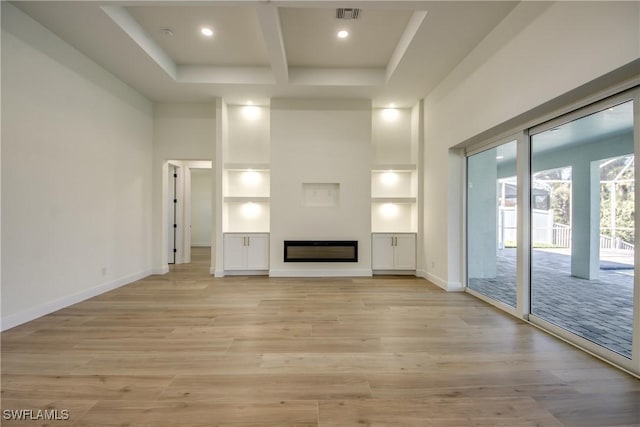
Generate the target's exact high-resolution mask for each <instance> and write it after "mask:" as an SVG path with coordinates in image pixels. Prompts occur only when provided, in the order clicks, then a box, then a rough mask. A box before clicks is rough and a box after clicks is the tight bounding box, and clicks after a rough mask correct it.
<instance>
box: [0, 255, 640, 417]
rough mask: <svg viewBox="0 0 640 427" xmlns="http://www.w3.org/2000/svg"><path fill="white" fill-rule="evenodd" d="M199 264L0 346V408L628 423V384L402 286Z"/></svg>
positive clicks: (462, 301) (455, 298) (460, 304)
mask: <svg viewBox="0 0 640 427" xmlns="http://www.w3.org/2000/svg"><path fill="white" fill-rule="evenodd" d="M207 260H208V253H207V251H206V250H202V249H197V250H194V261H195V262H194V263H193V264H191V265H188V266H186V265H180V266H177V267H175V268H173V269H172V271H171V272H170V273H169V274H167V275H164V276H152V277H149V278H147V279H144V280H141V281H138V282H135V283H133V284H131V285H128V286H125V287H122V288H120V289H117V290H115V291H112V292H109V293H106V294H103V295H101V296H99V297H96V298H93V299H91V300H88V301H85V302H82V303H80V304H77V305H74V306H72V307H69V308H66V309H64V310H61V311H58V312H56V313H54V314H51V315H49V316H45V317H43V318H40V319H37V320H35V321H32V322H29V323H27V324H25V325H22V326H19V327H16V328H14V329H12V330H9V331H6V332H4V333H3V334H2V409H3V410H4V409H34V410H37V409H45V408H57V409H68V410H69V412H70V417H71V418H70V421H68V422H63V421H52V422H48V423H25V422H10V421H5V420H3V421H2V425H3V426H4V425H7V426H9V425H37V424H42V425H45V424H47V425H52V426H56V425H69V424H70V425H73V426H150V427H151V426H154V427H155V426H171V427H173V426H278V427H282V426H297V427H302V426H327V427H328V426H355V425H371V426H387V425H389V426H391V425H393V426H437V427H440V426H456V427H457V426H505V427H517V426H562V425H568V426H580V427H589V426H618V425H626V426H630V425H640V381H639V380H637V379H634V378H632V377H630V376H628V375H626V374H624V373H622V372H620V371H618V370H616V369H614V368H611V367H609V366H608V365H606V364H604V363H603V362H600V361H598V360H597V359H594V358H592V357H591V356H589V355H587V354H585V353H582V352H580V351H578V350H575V349H574V348H572V347H570V346H569V345H567V344H564V343H562V342H560V341H558V340H556V339H554V338H553V337H551V336H549V335H546V334H545V333H543V332H541V331H538V330H536V329H535V328H533V327H531V326H529V325H527V324H525V323H523V322H519V321H517V320H515V319H513V318H511V317H509V316H507V315H505V314H503V313H501V312H499V311H497V310H495V309H493V308H491V307H490V306H487V305H485V304H484V303H482V302H481V301H479V300H477V299H475V298H473V297H471V296H470V295H467V294H464V293H446V292H444V291H442V290H440V289H439V288H437V287H436V286H434V285H431V284H429V283H428V282H426V281H424V280H420V279H416V278H395V277H391V278H390V277H384V278H373V279H269V278H265V277H249V278H247V277H236V278H225V279H213V278H212V277H211V276H209V274H208V270H209V266H208V262H207Z"/></svg>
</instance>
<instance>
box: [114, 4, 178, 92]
mask: <svg viewBox="0 0 640 427" xmlns="http://www.w3.org/2000/svg"><path fill="white" fill-rule="evenodd" d="M102 10H103V11H104V13H106V14H107V16H109V18H111V19H112V20H113V22H115V23H116V24H117V25H118V26H119V27H120V28H121V29H122V30H123V31H124V32H125V33H126V34H127V35H128V36H129V37H131V39H132V40H133V41H134V42H136V44H138V46H140V48H142V50H143V51H144V52H145V53H146V54H147V55H149V57H150V58H151V59H153V60H154V61H155V62H156V64H158V65H159V66H160V68H162V69H163V70H164V71H165V72H166V73H167V74H168V75H169V76H170V77H171V78H172V79H174V80H175V79H176V77H177V75H178V67H177V65H176V63H175V62H174V61H173V60H172V59H171V57H169V55H167V53H166V52H165V51H164V50H162V48H161V47H160V46H158V44H157V43H156V42H155V41H154V40H153V39H152V38H151V37H149V35H148V34H147V33H146V32H145V31H144V29H143V28H142V26H140V24H138V22H137V21H136V20H135V19H134V18H133V16H131V14H130V13H129V12H127V9H126V8H124V7H123V6H102Z"/></svg>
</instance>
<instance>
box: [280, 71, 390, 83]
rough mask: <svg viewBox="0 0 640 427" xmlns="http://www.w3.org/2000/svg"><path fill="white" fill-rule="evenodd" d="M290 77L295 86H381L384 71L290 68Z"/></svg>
mask: <svg viewBox="0 0 640 427" xmlns="http://www.w3.org/2000/svg"><path fill="white" fill-rule="evenodd" d="M290 77H291V81H290V83H291V84H292V85H297V86H382V85H383V84H384V69H382V68H381V69H377V68H304V67H291V70H290Z"/></svg>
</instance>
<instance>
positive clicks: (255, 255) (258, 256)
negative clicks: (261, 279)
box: [245, 234, 269, 270]
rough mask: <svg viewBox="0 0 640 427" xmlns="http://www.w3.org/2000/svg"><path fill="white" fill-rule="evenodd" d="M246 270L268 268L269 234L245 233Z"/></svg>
mask: <svg viewBox="0 0 640 427" xmlns="http://www.w3.org/2000/svg"><path fill="white" fill-rule="evenodd" d="M245 249H246V251H247V266H246V268H247V270H268V269H269V235H267V234H247V246H246V247H245Z"/></svg>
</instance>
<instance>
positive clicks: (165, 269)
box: [151, 265, 169, 274]
mask: <svg viewBox="0 0 640 427" xmlns="http://www.w3.org/2000/svg"><path fill="white" fill-rule="evenodd" d="M168 272H169V266H168V265H165V266H164V267H160V268H154V269H152V270H151V274H167V273H168Z"/></svg>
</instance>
